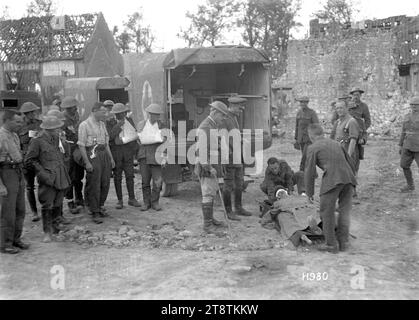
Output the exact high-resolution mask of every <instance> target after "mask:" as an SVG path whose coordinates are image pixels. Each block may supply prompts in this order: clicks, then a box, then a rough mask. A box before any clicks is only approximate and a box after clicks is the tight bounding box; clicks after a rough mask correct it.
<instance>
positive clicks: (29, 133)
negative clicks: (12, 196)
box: [19, 102, 42, 222]
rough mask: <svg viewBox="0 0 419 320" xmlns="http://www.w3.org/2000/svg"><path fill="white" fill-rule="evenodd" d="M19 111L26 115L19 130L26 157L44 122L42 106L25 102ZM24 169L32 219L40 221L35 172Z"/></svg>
mask: <svg viewBox="0 0 419 320" xmlns="http://www.w3.org/2000/svg"><path fill="white" fill-rule="evenodd" d="M19 111H20V112H21V113H22V114H23V117H24V124H23V126H22V128H21V129H20V131H19V139H20V144H21V147H22V153H23V157H24V156H25V155H26V152H27V151H28V147H29V143H30V142H31V140H32V138H35V137H36V136H37V135H38V133H39V132H40V131H41V129H40V127H39V126H40V125H41V122H42V121H41V120H39V114H40V111H41V108H40V107H38V106H37V105H36V104H34V103H33V102H25V103H24V104H22V106H21V107H20V110H19ZM23 171H24V177H25V180H26V198H27V199H28V202H29V206H30V208H31V212H32V221H34V222H35V221H39V220H40V217H39V215H38V209H37V206H36V198H35V172H34V171H33V170H30V169H28V168H24V170H23Z"/></svg>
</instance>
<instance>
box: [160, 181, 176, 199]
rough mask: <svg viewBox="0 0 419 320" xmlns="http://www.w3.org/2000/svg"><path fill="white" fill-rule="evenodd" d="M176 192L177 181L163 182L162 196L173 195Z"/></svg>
mask: <svg viewBox="0 0 419 320" xmlns="http://www.w3.org/2000/svg"><path fill="white" fill-rule="evenodd" d="M177 193H178V184H177V183H168V184H166V183H165V182H163V190H162V197H165V198H168V197H174V196H176V195H177Z"/></svg>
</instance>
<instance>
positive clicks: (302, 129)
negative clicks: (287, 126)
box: [294, 96, 319, 171]
mask: <svg viewBox="0 0 419 320" xmlns="http://www.w3.org/2000/svg"><path fill="white" fill-rule="evenodd" d="M297 101H299V102H300V110H298V112H297V117H296V121H295V136H294V139H295V144H296V145H298V146H299V149H300V150H301V154H302V156H301V162H300V171H304V167H305V162H306V157H307V147H308V146H309V145H310V144H311V141H310V138H309V137H308V133H307V127H308V126H309V125H310V124H313V123H319V119H318V117H317V114H316V112H315V111H314V110H313V109H310V108H309V107H308V102H309V101H310V99H309V98H308V97H306V96H304V97H300V98H298V99H297Z"/></svg>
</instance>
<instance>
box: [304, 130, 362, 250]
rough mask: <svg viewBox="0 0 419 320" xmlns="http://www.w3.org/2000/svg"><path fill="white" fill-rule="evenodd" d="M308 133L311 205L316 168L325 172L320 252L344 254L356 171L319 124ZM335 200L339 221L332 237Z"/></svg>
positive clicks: (308, 189) (308, 192) (341, 148)
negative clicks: (323, 239) (322, 242)
mask: <svg viewBox="0 0 419 320" xmlns="http://www.w3.org/2000/svg"><path fill="white" fill-rule="evenodd" d="M308 133H309V135H310V140H311V141H313V144H312V145H311V146H309V147H308V150H307V165H306V170H305V172H304V174H305V177H304V178H305V185H306V193H307V197H308V199H309V201H310V202H313V196H314V182H315V176H316V166H318V167H319V168H320V169H322V170H323V172H324V173H323V178H322V182H321V186H320V217H321V220H322V224H323V234H324V236H325V238H326V244H325V245H324V246H321V247H320V248H319V250H322V251H329V252H332V253H337V252H338V251H339V250H341V251H345V250H347V248H348V244H349V225H350V212H351V208H352V193H353V188H354V187H355V186H356V179H355V168H354V165H353V162H352V159H351V158H350V157H349V155H348V153H347V152H346V151H345V149H344V148H343V147H342V146H341V145H340V143H338V142H337V141H333V140H331V139H328V138H325V137H324V134H323V129H322V127H321V126H320V125H319V124H311V125H310V126H309V128H308ZM337 201H338V205H339V209H338V211H339V218H338V224H337V234H335V210H336V202H337ZM336 238H337V241H336Z"/></svg>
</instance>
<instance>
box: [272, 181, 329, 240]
mask: <svg viewBox="0 0 419 320" xmlns="http://www.w3.org/2000/svg"><path fill="white" fill-rule="evenodd" d="M275 199H276V201H275V202H274V204H273V205H272V206H271V207H270V209H269V210H268V211H267V212H266V213H269V215H268V217H267V218H268V219H270V220H271V221H272V222H273V223H274V225H275V229H277V230H278V231H279V232H280V233H281V235H282V236H284V238H286V239H287V240H289V241H291V242H292V244H293V245H294V246H295V247H298V246H299V245H300V244H301V243H302V242H305V243H307V244H309V245H311V244H312V243H313V241H322V240H324V236H323V234H322V230H321V228H320V227H319V226H318V223H317V220H316V219H315V218H314V216H313V214H312V213H313V212H315V211H316V208H315V206H313V205H310V204H307V202H306V201H305V199H304V198H303V197H298V196H294V195H289V194H288V192H287V191H286V190H285V189H279V190H277V192H276V194H275ZM265 223H266V222H265Z"/></svg>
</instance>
